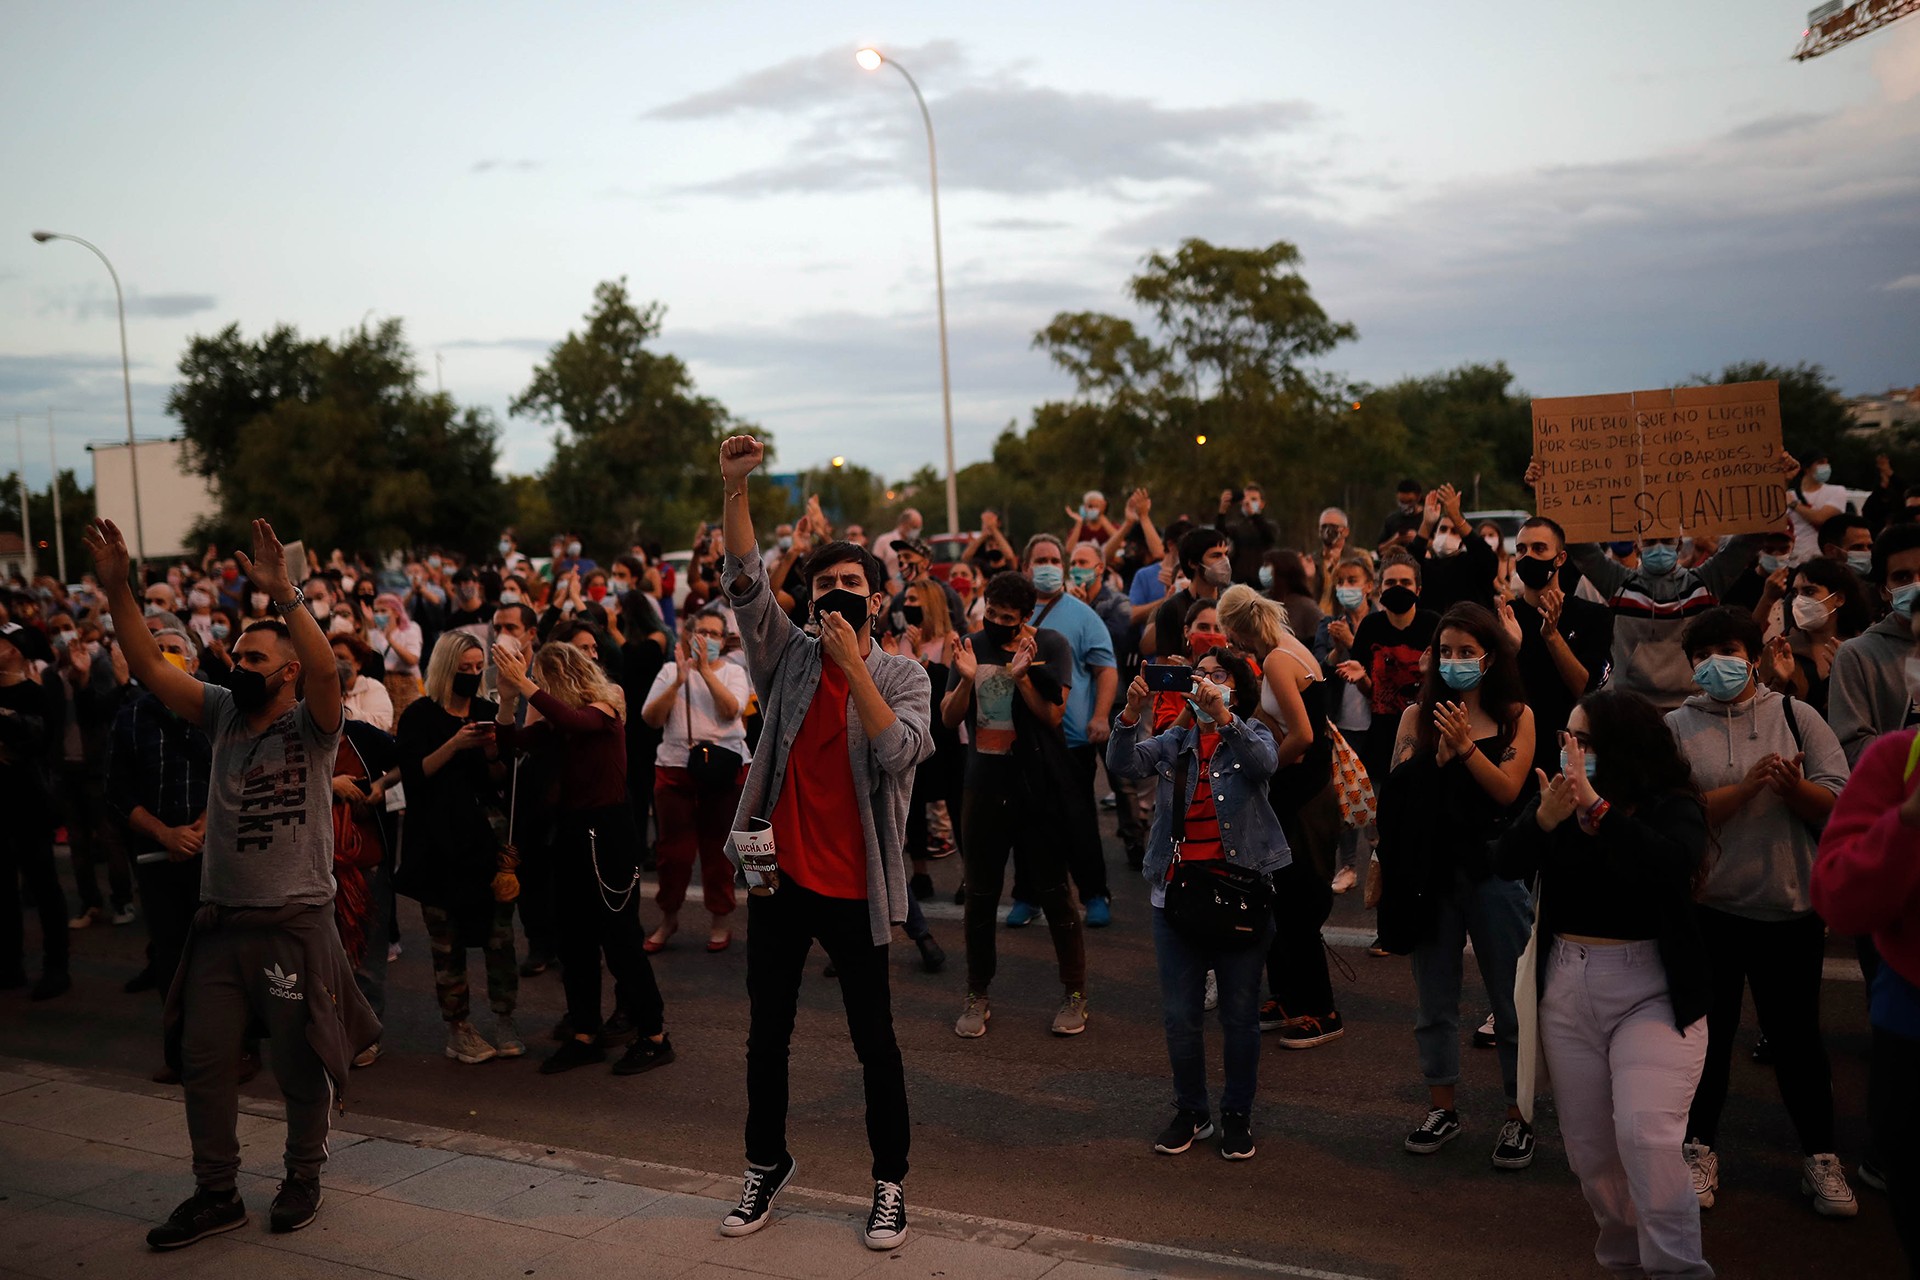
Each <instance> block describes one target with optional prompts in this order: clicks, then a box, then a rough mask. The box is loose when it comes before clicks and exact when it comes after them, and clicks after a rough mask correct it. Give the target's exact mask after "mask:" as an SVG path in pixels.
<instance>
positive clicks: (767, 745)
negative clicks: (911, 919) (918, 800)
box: [720, 555, 933, 947]
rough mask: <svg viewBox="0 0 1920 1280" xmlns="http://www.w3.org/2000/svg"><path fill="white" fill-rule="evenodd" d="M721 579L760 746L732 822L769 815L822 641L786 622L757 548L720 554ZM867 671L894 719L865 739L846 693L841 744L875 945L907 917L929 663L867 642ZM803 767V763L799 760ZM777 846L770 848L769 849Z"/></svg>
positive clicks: (929, 743) (925, 750)
mask: <svg viewBox="0 0 1920 1280" xmlns="http://www.w3.org/2000/svg"><path fill="white" fill-rule="evenodd" d="M720 581H721V584H722V585H723V586H724V587H725V588H726V592H727V598H728V599H729V600H730V601H731V602H732V604H733V611H734V615H735V617H736V618H738V620H739V623H740V639H741V641H742V642H743V644H744V645H745V647H746V654H747V671H748V672H749V674H751V675H752V677H753V687H754V691H755V692H756V693H758V694H759V696H760V714H761V717H762V719H761V725H760V746H759V748H758V749H757V750H756V751H755V752H754V753H753V764H752V765H751V766H749V767H748V769H747V785H746V788H745V790H743V791H741V793H740V808H739V811H738V812H737V813H736V814H735V815H734V820H733V825H734V829H735V830H738V829H740V828H741V827H742V826H744V825H745V823H746V820H747V819H748V818H765V819H768V820H769V821H771V820H772V818H773V809H774V806H775V805H777V804H778V803H779V802H780V788H781V785H782V784H783V783H784V782H785V781H786V777H787V764H788V760H789V753H790V752H791V751H792V750H793V742H794V739H795V738H796V737H798V736H799V733H800V725H801V723H802V722H803V721H804V720H805V719H806V718H807V708H808V707H810V706H812V705H813V695H814V691H815V690H817V689H818V688H819V687H820V665H821V663H822V662H823V661H825V660H826V658H825V655H824V654H823V652H822V651H821V648H820V641H819V640H817V639H815V638H814V637H812V636H809V635H808V634H807V633H806V632H804V631H802V630H801V629H800V628H798V627H796V626H794V625H793V621H792V619H790V618H788V617H787V615H786V614H784V613H782V612H781V611H780V605H779V602H778V601H777V600H775V598H774V595H773V592H772V591H770V590H769V589H768V587H767V570H766V566H765V565H763V564H762V563H761V562H760V557H759V556H752V557H749V558H748V559H746V560H739V559H736V558H735V557H734V556H732V555H728V556H727V557H726V560H725V561H724V563H723V564H722V565H721V568H720ZM867 671H868V672H869V673H870V674H871V675H872V676H873V683H874V684H875V685H876V686H877V687H878V688H879V690H880V696H882V697H883V698H885V699H886V700H887V705H888V706H890V707H892V708H893V714H894V723H893V725H892V727H891V728H889V729H888V730H887V731H886V732H885V733H882V734H881V735H880V736H879V737H877V738H871V739H870V738H868V737H867V731H866V727H865V726H864V725H862V724H861V723H860V714H859V712H858V711H857V710H855V709H854V705H853V698H852V696H851V695H849V696H848V698H847V749H848V752H849V754H850V755H851V756H852V757H853V785H854V788H855V792H856V794H859V795H864V796H865V797H866V800H867V803H866V804H864V805H862V806H861V808H860V827H861V831H862V833H863V834H864V835H865V837H866V844H867V917H868V923H869V924H870V925H871V926H872V931H873V945H875V946H876V947H878V946H885V945H886V943H887V940H888V939H889V938H890V937H892V934H893V926H894V925H896V924H905V923H906V919H907V872H906V856H905V847H906V841H907V810H908V808H909V807H910V806H909V801H910V800H911V799H912V796H913V772H914V770H915V768H917V767H918V766H919V764H920V762H921V761H922V760H925V759H926V758H927V757H928V756H930V755H932V754H933V735H932V733H931V732H930V730H929V727H928V726H929V722H930V721H931V719H932V715H933V711H932V707H933V691H932V684H931V682H929V681H928V679H927V672H926V669H925V668H924V667H922V666H921V665H920V664H919V663H918V662H916V661H914V660H913V659H912V658H903V657H899V656H897V655H895V654H891V653H888V652H886V651H885V650H884V649H882V648H881V647H880V646H879V645H877V644H876V645H874V646H873V648H872V649H871V651H869V652H868V654H867ZM801 767H803V768H804V767H805V764H804V762H802V766H801ZM776 852H777V851H776ZM727 856H728V857H729V858H732V859H733V861H734V863H735V864H736V865H738V863H739V861H740V854H739V851H738V850H736V849H735V848H734V846H733V839H732V837H731V836H729V837H728V839H727Z"/></svg>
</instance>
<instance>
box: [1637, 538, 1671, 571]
mask: <svg viewBox="0 0 1920 1280" xmlns="http://www.w3.org/2000/svg"><path fill="white" fill-rule="evenodd" d="M1679 563H1680V548H1678V547H1672V546H1668V545H1667V544H1666V543H1664V542H1655V543H1652V544H1650V545H1648V546H1644V547H1642V548H1640V565H1641V567H1642V568H1644V569H1645V570H1646V571H1647V572H1648V573H1654V574H1660V573H1672V572H1673V566H1675V565H1677V564H1679Z"/></svg>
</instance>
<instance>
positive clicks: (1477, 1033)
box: [1473, 1014, 1500, 1049]
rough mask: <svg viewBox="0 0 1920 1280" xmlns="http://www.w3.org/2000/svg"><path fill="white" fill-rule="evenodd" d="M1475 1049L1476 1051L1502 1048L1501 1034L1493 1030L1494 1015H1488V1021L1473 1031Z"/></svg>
mask: <svg viewBox="0 0 1920 1280" xmlns="http://www.w3.org/2000/svg"><path fill="white" fill-rule="evenodd" d="M1473 1047H1474V1048H1476V1049H1498V1048H1499V1047H1500V1033H1499V1032H1497V1031H1495V1030H1494V1028H1493V1015H1492V1014H1488V1015H1487V1020H1486V1021H1485V1022H1483V1023H1481V1024H1480V1025H1479V1026H1477V1027H1475V1028H1474V1029H1473Z"/></svg>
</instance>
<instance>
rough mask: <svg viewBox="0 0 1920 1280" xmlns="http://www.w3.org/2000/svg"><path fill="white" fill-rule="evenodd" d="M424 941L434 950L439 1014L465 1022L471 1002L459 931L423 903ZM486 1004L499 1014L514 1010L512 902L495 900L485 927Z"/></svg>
mask: <svg viewBox="0 0 1920 1280" xmlns="http://www.w3.org/2000/svg"><path fill="white" fill-rule="evenodd" d="M420 915H421V917H422V918H423V919H424V920H425V921H426V925H427V940H428V942H429V944H430V945H431V946H432V949H433V989H434V991H435V992H436V993H438V995H439V997H440V1016H441V1017H442V1018H444V1019H446V1020H447V1021H448V1022H465V1021H467V1018H468V1015H469V1014H470V1012H471V1009H472V1004H471V1001H470V1000H469V998H468V995H467V949H466V948H465V947H462V946H458V945H456V944H457V942H458V941H459V933H458V931H457V930H456V929H455V928H454V925H453V920H452V918H451V917H450V916H449V915H448V914H447V912H445V911H444V910H442V909H441V908H439V907H428V906H422V907H421V908H420ZM485 951H486V956H487V1003H488V1004H489V1005H491V1006H492V1008H493V1011H494V1012H495V1013H497V1014H499V1015H501V1016H502V1017H505V1016H507V1015H509V1014H511V1013H512V1012H513V1006H514V1002H515V1001H516V1000H518V999H519V996H520V962H519V961H518V959H516V958H515V956H514V954H513V904H512V903H511V902H506V903H496V904H494V908H493V922H492V924H491V925H489V926H488V929H487V945H486V948H485Z"/></svg>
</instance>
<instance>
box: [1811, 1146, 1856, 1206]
mask: <svg viewBox="0 0 1920 1280" xmlns="http://www.w3.org/2000/svg"><path fill="white" fill-rule="evenodd" d="M1800 1194H1801V1195H1806V1196H1812V1197H1813V1211H1814V1212H1815V1213H1817V1214H1820V1215H1822V1216H1823V1217H1828V1218H1851V1217H1852V1216H1853V1215H1854V1214H1856V1213H1858V1212H1860V1202H1859V1201H1857V1200H1855V1199H1854V1198H1853V1188H1852V1187H1850V1186H1848V1185H1847V1171H1846V1170H1845V1169H1844V1168H1842V1167H1841V1164H1840V1157H1839V1156H1837V1155H1834V1154H1833V1153H1832V1152H1831V1151H1828V1152H1823V1153H1822V1154H1820V1155H1817V1156H1808V1157H1807V1158H1806V1160H1805V1161H1803V1162H1802V1163H1801V1165H1800Z"/></svg>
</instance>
